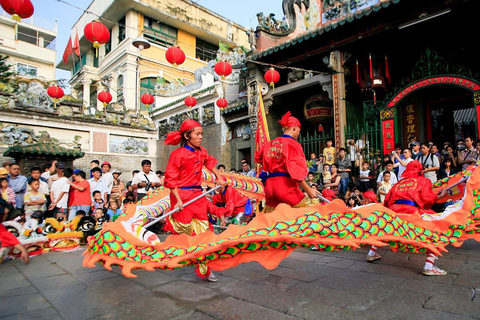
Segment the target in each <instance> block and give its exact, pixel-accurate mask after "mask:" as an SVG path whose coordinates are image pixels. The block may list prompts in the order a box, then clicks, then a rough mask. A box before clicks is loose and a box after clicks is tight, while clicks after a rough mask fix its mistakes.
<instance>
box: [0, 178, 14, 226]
mask: <svg viewBox="0 0 480 320" xmlns="http://www.w3.org/2000/svg"><path fill="white" fill-rule="evenodd" d="M0 192H1V199H0V201H1V202H0V222H3V221H6V220H7V218H8V214H9V212H10V210H12V209H15V205H16V204H17V203H16V199H15V191H13V189H12V188H10V187H9V186H8V180H7V178H0ZM2 213H3V217H2Z"/></svg>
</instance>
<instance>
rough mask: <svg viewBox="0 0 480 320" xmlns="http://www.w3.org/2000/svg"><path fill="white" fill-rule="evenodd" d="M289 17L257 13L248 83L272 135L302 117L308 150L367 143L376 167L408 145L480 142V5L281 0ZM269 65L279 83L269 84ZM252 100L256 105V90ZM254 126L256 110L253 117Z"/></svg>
mask: <svg viewBox="0 0 480 320" xmlns="http://www.w3.org/2000/svg"><path fill="white" fill-rule="evenodd" d="M283 8H284V13H285V19H284V20H280V19H278V20H275V19H274V17H272V16H271V15H270V16H265V15H263V14H258V20H259V25H258V27H257V29H256V30H252V39H251V41H252V42H254V43H255V46H256V52H254V53H253V55H252V60H254V62H253V63H248V64H247V65H248V68H249V70H250V72H249V79H248V80H247V81H248V82H249V83H251V84H253V85H254V86H255V85H257V84H259V85H261V86H263V87H264V88H265V91H267V92H265V94H264V95H263V96H262V98H263V101H264V103H265V106H266V107H267V112H268V116H267V119H268V122H269V127H270V131H271V132H278V131H279V126H278V125H277V124H276V119H278V118H279V116H280V115H281V114H283V113H284V112H286V111H287V110H290V111H292V113H293V115H294V116H296V117H298V118H300V119H302V136H301V138H300V142H301V143H302V145H303V146H304V148H305V153H306V154H307V153H309V152H316V153H317V154H318V153H321V151H322V149H323V147H324V145H325V140H326V139H328V138H333V139H334V141H335V146H336V147H337V148H339V147H345V146H346V144H347V140H348V139H354V140H355V141H359V140H362V143H363V145H364V150H363V152H364V154H363V156H364V158H366V159H368V160H369V161H371V162H373V161H374V159H376V158H380V156H381V155H382V154H387V153H391V152H392V151H393V149H394V146H395V144H396V143H400V144H401V145H403V146H404V147H407V146H408V138H412V137H413V138H414V139H415V140H416V141H420V142H421V141H427V140H430V139H431V140H432V141H433V142H434V143H435V144H437V145H438V146H439V147H440V148H442V146H443V143H444V142H450V143H452V144H453V143H455V141H456V140H458V139H460V138H464V137H466V136H471V137H473V138H474V139H478V138H479V137H480V136H479V128H478V119H479V118H478V117H479V116H480V107H479V104H480V91H479V90H480V72H479V71H480V64H479V62H478V59H477V57H476V54H475V52H476V50H475V45H474V41H472V36H473V34H474V31H473V30H475V27H476V24H475V21H476V13H477V12H478V10H479V9H480V3H479V2H478V1H471V0H470V1H468V0H467V1H463V0H451V1H444V0H442V1H438V0H435V1H434V0H425V1H413V0H364V1H355V0H353V1H330V0H301V1H294V0H284V1H283ZM270 66H274V67H275V66H281V67H282V68H280V67H278V68H277V71H279V72H280V81H279V82H278V83H276V84H275V88H274V89H273V88H272V87H271V86H268V85H267V84H266V83H265V80H264V79H263V74H264V72H265V71H267V70H268V68H269V67H270ZM249 92H251V94H249V99H250V100H252V101H254V104H255V103H256V102H255V101H257V100H258V94H257V92H258V90H253V89H252V90H250V91H249ZM250 116H251V119H252V122H254V121H255V120H254V118H255V113H251V114H250Z"/></svg>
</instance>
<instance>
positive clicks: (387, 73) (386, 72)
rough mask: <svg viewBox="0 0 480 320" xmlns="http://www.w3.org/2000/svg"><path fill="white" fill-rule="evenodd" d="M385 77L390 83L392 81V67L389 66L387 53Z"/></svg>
mask: <svg viewBox="0 0 480 320" xmlns="http://www.w3.org/2000/svg"><path fill="white" fill-rule="evenodd" d="M385 77H386V78H387V81H388V83H390V69H389V68H388V58H387V55H385Z"/></svg>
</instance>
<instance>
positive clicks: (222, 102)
mask: <svg viewBox="0 0 480 320" xmlns="http://www.w3.org/2000/svg"><path fill="white" fill-rule="evenodd" d="M227 105H228V102H227V99H224V98H220V99H218V100H217V107H219V108H220V110H221V111H223V109H225V107H226V106H227Z"/></svg>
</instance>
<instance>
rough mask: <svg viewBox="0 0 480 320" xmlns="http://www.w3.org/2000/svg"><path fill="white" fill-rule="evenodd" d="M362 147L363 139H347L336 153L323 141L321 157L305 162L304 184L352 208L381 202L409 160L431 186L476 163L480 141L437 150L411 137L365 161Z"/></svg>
mask: <svg viewBox="0 0 480 320" xmlns="http://www.w3.org/2000/svg"><path fill="white" fill-rule="evenodd" d="M366 147H368V142H366V141H365V136H363V137H362V138H361V139H359V140H357V141H354V140H353V139H349V140H347V147H345V148H339V149H338V152H336V151H335V147H334V146H333V141H332V140H327V141H326V147H325V148H324V150H323V152H322V154H320V155H319V156H318V157H317V155H316V153H311V154H310V157H309V159H307V164H308V168H309V169H308V170H309V173H308V176H307V179H306V181H307V184H308V185H309V186H310V187H312V188H314V189H317V190H319V191H320V192H322V191H324V190H325V189H330V190H332V191H333V194H334V195H335V196H334V197H333V198H340V199H343V200H345V203H346V204H347V206H349V207H352V206H355V205H360V204H365V202H377V201H380V202H382V201H383V200H384V199H385V196H386V194H387V193H388V192H389V191H390V189H391V188H392V187H393V185H395V184H396V183H397V182H398V181H400V180H401V179H402V173H403V172H404V171H405V168H406V166H407V165H408V163H409V162H411V161H414V160H417V161H419V162H420V163H421V164H422V166H423V175H424V176H425V177H426V178H428V179H429V180H430V181H431V182H432V183H435V182H436V181H437V180H438V179H443V178H445V177H448V176H451V175H454V174H455V173H457V172H460V171H462V170H465V169H466V168H467V167H468V166H469V165H471V164H474V163H476V162H477V161H478V160H480V140H477V141H474V140H473V138H471V137H466V138H465V139H460V140H458V141H457V142H456V143H455V144H452V143H450V142H445V143H443V145H442V146H441V148H439V147H438V145H436V144H435V143H434V141H433V140H430V141H428V142H424V143H420V142H418V141H416V140H415V139H414V138H413V137H411V138H409V139H408V145H407V146H402V145H401V144H397V145H395V150H394V151H393V152H392V153H390V154H386V155H384V157H383V159H381V158H380V157H379V156H378V154H376V155H375V157H372V158H371V159H366V157H365V156H364V155H365V154H366V153H368V151H366V150H365V148H366ZM365 194H366V195H367V196H368V199H366V197H365ZM372 195H374V196H375V197H372Z"/></svg>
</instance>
